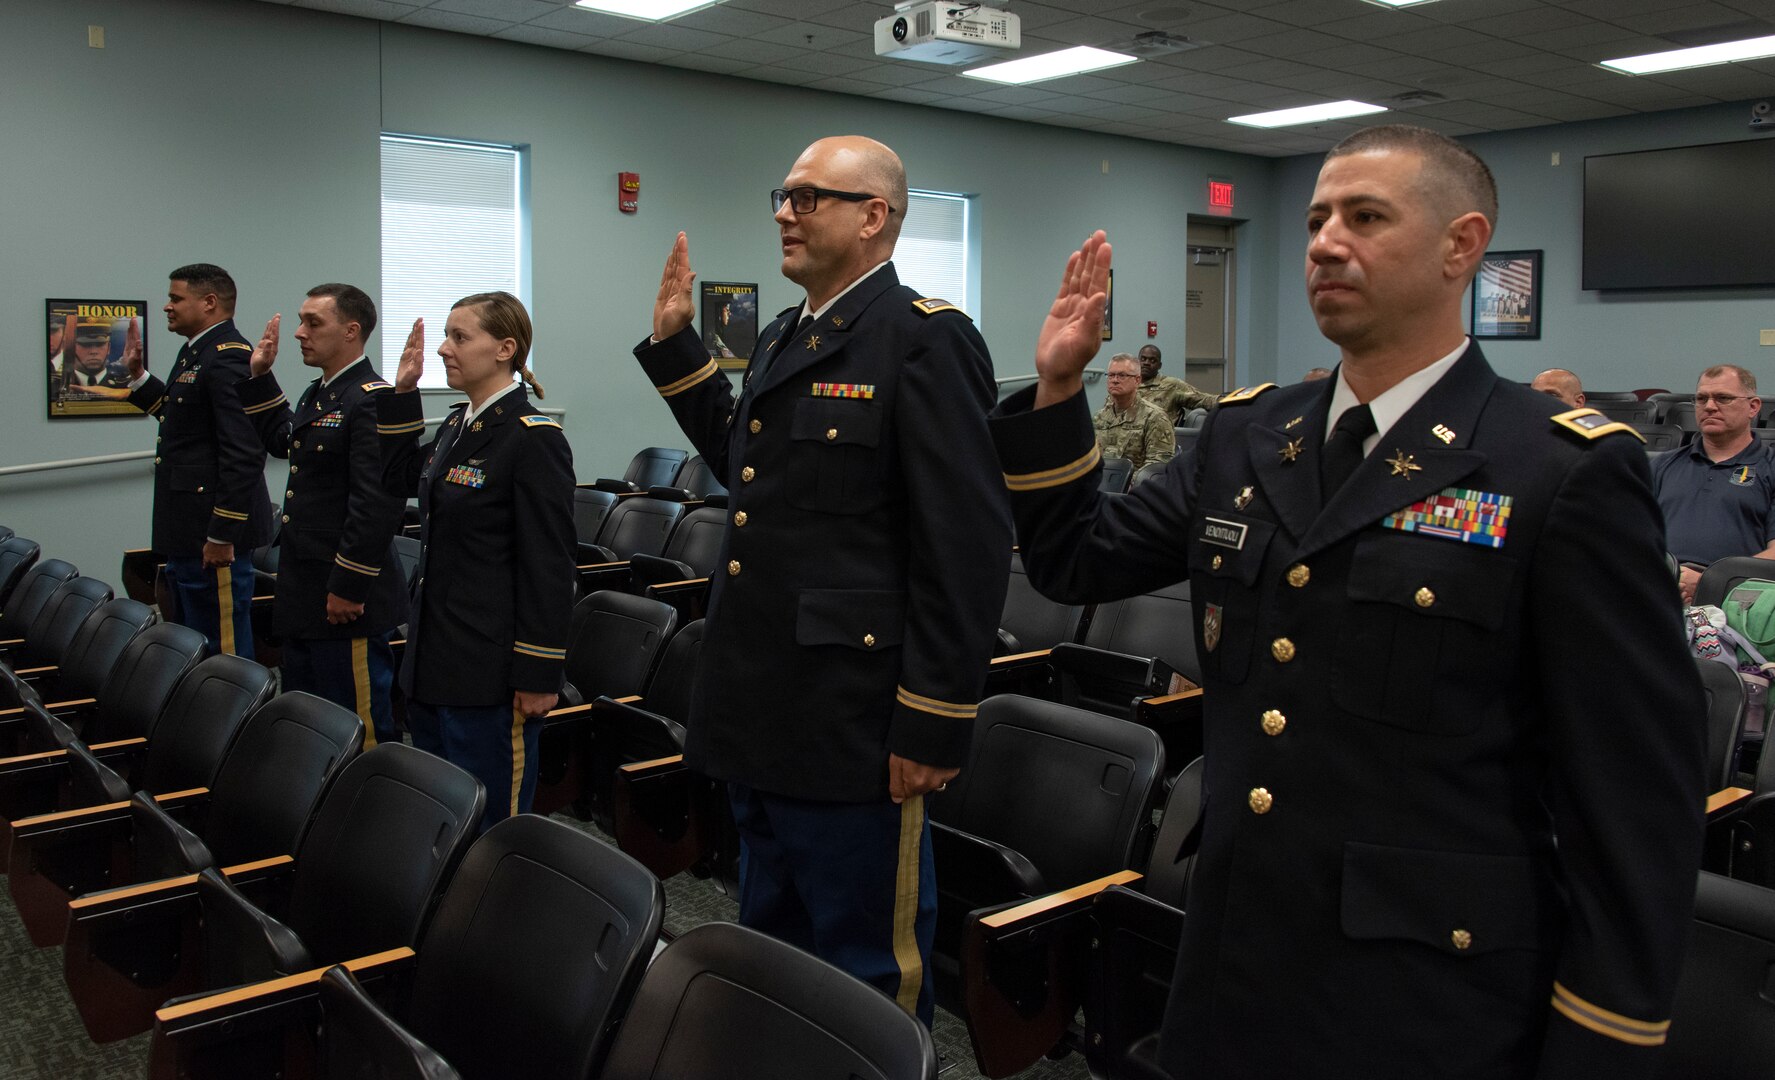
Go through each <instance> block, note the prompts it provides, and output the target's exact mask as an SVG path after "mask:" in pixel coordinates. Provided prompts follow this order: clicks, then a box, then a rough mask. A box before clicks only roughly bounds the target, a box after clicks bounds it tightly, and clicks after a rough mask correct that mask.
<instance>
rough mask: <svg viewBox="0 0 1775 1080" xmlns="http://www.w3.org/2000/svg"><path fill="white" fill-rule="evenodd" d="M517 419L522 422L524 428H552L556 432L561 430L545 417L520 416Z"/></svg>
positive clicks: (558, 425) (559, 426)
mask: <svg viewBox="0 0 1775 1080" xmlns="http://www.w3.org/2000/svg"><path fill="white" fill-rule="evenodd" d="M518 419H519V420H522V421H523V422H524V426H525V427H552V428H554V429H555V430H556V431H559V430H561V425H560V424H557V423H555V422H554V421H553V420H551V419H549V418H548V417H546V416H520V417H518Z"/></svg>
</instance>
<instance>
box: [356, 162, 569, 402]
mask: <svg viewBox="0 0 1775 1080" xmlns="http://www.w3.org/2000/svg"><path fill="white" fill-rule="evenodd" d="M521 164H522V157H521V155H520V153H519V151H518V150H517V148H515V147H510V146H490V145H487V144H484V143H462V142H445V141H442V140H438V139H420V138H413V137H410V136H404V135H384V136H382V310H381V325H382V376H383V378H385V379H387V380H389V381H390V382H393V381H394V375H395V368H396V367H397V366H399V364H400V359H401V347H402V346H403V345H404V344H406V340H407V333H408V331H409V330H411V329H412V327H413V320H414V319H419V318H423V319H424V320H425V342H426V355H425V375H424V377H423V378H421V379H420V381H419V385H420V386H421V387H422V388H428V389H429V388H433V387H436V388H442V387H444V386H446V385H448V384H447V383H446V382H445V380H444V364H443V361H441V360H439V359H438V355H437V347H438V343H439V342H440V341H442V340H443V336H444V320H445V318H446V317H447V316H448V315H449V313H450V305H451V304H454V303H455V302H456V301H458V300H460V299H462V298H463V297H465V296H468V295H470V294H472V293H478V292H492V291H494V290H500V289H503V290H504V291H506V292H509V293H512V294H513V295H515V296H517V297H518V298H519V299H521V300H523V301H524V302H525V303H526V304H528V303H529V302H530V298H529V297H528V296H526V295H525V292H526V290H525V289H524V288H523V283H524V274H523V267H522V260H523V215H522V211H521V203H520V198H519V190H520V187H519V178H520V172H519V169H520V166H521ZM529 364H530V366H531V368H533V369H534V368H535V367H536V357H535V355H534V354H532V355H531V357H530V360H529Z"/></svg>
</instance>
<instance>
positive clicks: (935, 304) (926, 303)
mask: <svg viewBox="0 0 1775 1080" xmlns="http://www.w3.org/2000/svg"><path fill="white" fill-rule="evenodd" d="M912 310H914V311H916V312H918V313H919V314H920V315H935V314H936V313H937V312H939V311H961V313H962V314H963V315H966V314H967V312H965V311H962V310H961V308H958V307H956V306H955V305H954V304H951V303H950V302H949V301H947V300H936V299H929V300H914V301H912Z"/></svg>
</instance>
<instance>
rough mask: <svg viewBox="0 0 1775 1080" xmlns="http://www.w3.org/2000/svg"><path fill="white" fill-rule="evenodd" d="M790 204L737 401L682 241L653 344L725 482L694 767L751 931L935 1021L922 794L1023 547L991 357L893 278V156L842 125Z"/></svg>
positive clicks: (797, 169) (782, 214)
mask: <svg viewBox="0 0 1775 1080" xmlns="http://www.w3.org/2000/svg"><path fill="white" fill-rule="evenodd" d="M770 196H771V208H772V209H773V210H775V211H776V223H777V232H778V242H779V244H780V246H781V250H782V271H783V276H784V277H786V278H788V279H789V280H790V281H792V282H794V283H795V284H796V285H798V286H800V287H801V288H802V289H803V290H805V292H806V294H807V295H806V299H805V300H803V301H802V302H801V303H798V304H796V305H795V306H794V307H792V308H789V309H788V310H786V311H784V312H782V313H781V314H779V315H778V316H777V318H776V320H775V321H774V322H772V323H771V324H770V325H769V326H767V327H765V329H764V332H763V333H762V334H761V335H760V336H759V340H758V343H757V346H756V347H755V348H754V349H753V350H752V361H751V366H750V367H749V368H748V369H747V371H746V376H745V380H744V382H743V383H742V385H741V387H740V389H739V392H738V393H737V394H736V393H735V392H734V388H733V387H732V386H731V385H730V384H729V382H728V380H727V378H726V377H725V376H724V375H723V374H722V373H721V372H720V370H719V368H718V367H717V365H716V363H715V360H714V359H713V358H711V357H710V356H709V353H708V350H707V349H705V348H704V347H703V344H702V340H701V339H700V338H699V337H698V336H697V334H696V332H695V331H694V330H693V329H692V327H691V317H692V314H693V312H694V306H693V305H692V303H691V283H692V281H693V279H694V278H695V276H696V275H695V273H694V272H693V271H692V270H691V264H690V243H689V239H688V238H687V237H686V236H685V234H683V233H679V234H678V237H677V240H676V242H675V243H674V244H673V246H672V252H671V255H670V257H669V258H668V259H667V261H666V268H665V272H664V274H663V275H662V276H661V279H660V289H659V296H658V298H657V300H656V301H655V304H654V310H653V333H652V336H651V337H649V338H648V339H647V340H646V341H644V342H642V343H641V344H640V345H638V346H636V348H635V355H636V356H637V358H639V360H640V361H641V366H642V369H643V370H644V371H645V372H646V373H647V376H648V378H649V379H651V380H652V382H653V384H654V386H655V387H656V388H658V390H659V392H660V395H661V396H662V397H663V398H665V401H666V404H667V405H668V406H670V407H671V410H672V413H673V415H674V416H675V417H676V418H677V420H678V423H679V425H680V426H681V427H682V428H683V429H684V433H685V435H686V436H688V437H689V439H690V441H691V442H692V443H694V444H695V446H696V448H697V450H698V452H699V453H701V454H702V455H703V457H704V458H705V459H706V460H707V461H708V462H709V464H710V466H711V467H712V468H714V469H715V470H716V473H717V474H718V475H720V476H721V477H722V479H723V480H725V481H726V484H727V489H728V492H729V495H728V506H727V509H728V515H729V517H728V520H729V527H728V529H727V532H726V536H725V537H724V539H723V541H722V554H721V560H720V561H721V570H720V571H719V572H718V573H716V575H715V578H714V582H713V584H712V586H711V589H710V596H709V614H708V623H707V626H706V629H705V631H704V637H703V647H702V654H701V657H700V659H699V662H698V668H697V676H696V685H695V687H694V688H693V692H692V703H691V717H690V722H689V723H688V724H686V728H687V732H688V736H687V740H686V745H685V759H686V761H687V763H688V764H689V765H690V766H691V767H692V768H695V769H698V770H701V771H702V772H704V773H706V774H708V775H709V776H712V777H714V778H715V779H717V780H721V781H725V782H726V783H727V786H728V794H729V796H730V798H731V800H732V804H733V811H734V818H735V821H736V822H737V823H738V825H739V829H740V836H741V838H742V840H743V842H744V850H743V855H742V861H741V877H740V880H741V888H740V893H741V895H740V922H742V923H744V924H746V925H748V926H753V927H756V928H758V929H761V930H764V931H765V932H767V933H770V934H774V935H776V936H777V937H780V938H782V939H784V940H786V941H789V942H791V943H793V944H795V945H799V946H801V947H802V948H804V949H807V950H808V951H810V952H812V953H814V954H815V955H817V956H820V957H822V958H823V959H826V960H829V961H831V962H832V963H834V964H836V965H838V966H839V967H841V968H843V969H845V970H846V971H849V972H850V973H851V974H853V975H856V976H857V977H859V978H861V979H863V980H864V981H866V982H869V983H872V984H873V985H875V986H877V987H879V988H880V989H882V990H883V991H884V992H886V993H887V994H888V995H890V996H892V997H893V998H894V999H895V1000H897V1001H898V1002H899V1003H900V1005H901V1006H902V1007H903V1008H905V1009H906V1010H907V1011H908V1012H911V1013H914V1014H915V1015H917V1016H918V1017H919V1018H920V1019H921V1020H923V1021H924V1022H925V1023H926V1024H929V1023H930V1021H931V1016H932V1010H933V1000H934V999H933V997H932V989H931V980H930V978H929V974H928V967H929V964H928V961H929V958H930V950H931V942H932V938H933V936H934V934H935V932H936V880H935V872H934V868H933V865H932V858H931V849H930V826H929V824H928V822H927V821H926V819H925V807H924V804H925V796H926V795H928V794H930V793H932V792H935V791H941V790H943V788H944V787H946V786H947V784H948V782H949V781H950V780H952V779H954V778H955V777H956V775H957V774H958V772H959V770H960V768H961V766H962V764H963V763H964V761H965V760H966V757H967V753H968V747H969V743H970V739H971V737H972V734H973V726H974V725H973V721H974V714H975V708H976V704H977V701H978V698H979V694H980V691H981V688H982V685H983V683H984V681H985V675H986V667H987V662H988V660H989V659H990V657H991V655H992V647H993V643H994V641H995V638H996V630H997V626H998V619H999V615H1000V613H1001V611H1002V609H1003V606H1004V598H1005V580H1006V572H1007V566H1008V564H1009V560H1010V554H1011V531H1010V516H1009V512H1008V510H1007V507H1006V503H1005V491H1004V483H1003V480H1002V478H1001V477H1000V475H999V471H998V465H997V461H996V459H995V457H994V455H993V451H992V443H991V439H990V438H989V436H988V434H987V430H986V411H987V410H988V409H990V408H991V407H992V403H993V400H994V398H995V396H996V388H995V386H994V384H993V373H992V360H991V358H990V357H989V356H988V355H987V352H986V343H985V342H984V341H982V340H981V338H980V334H979V332H978V331H976V330H975V329H974V324H973V323H972V321H970V320H969V318H968V316H967V315H966V314H964V313H963V312H962V311H961V310H960V309H958V308H956V307H955V306H954V305H952V304H949V303H947V302H945V301H943V300H939V299H934V298H929V297H924V296H921V295H920V294H919V293H918V292H916V291H914V290H912V289H910V288H907V287H906V286H904V285H901V284H900V283H899V279H898V277H896V276H895V273H894V265H893V262H892V258H893V253H894V241H895V240H896V238H897V237H898V236H899V235H900V224H901V222H902V221H903V220H904V218H905V215H906V209H907V192H906V172H905V169H904V168H903V167H902V165H901V164H900V159H899V158H898V157H897V156H896V155H895V154H894V152H893V151H892V150H890V149H888V148H887V147H886V146H883V145H882V144H881V143H878V142H876V141H874V140H873V139H865V138H859V137H855V136H847V137H842V138H831V139H821V140H820V141H818V142H816V143H814V144H813V145H812V146H809V147H808V148H807V149H806V150H805V151H804V152H803V153H802V154H801V156H800V157H799V158H798V159H796V161H795V164H794V167H793V168H791V169H790V171H789V175H788V177H787V179H785V180H784V181H783V186H782V187H780V188H778V189H776V190H775V191H773V192H771V193H770Z"/></svg>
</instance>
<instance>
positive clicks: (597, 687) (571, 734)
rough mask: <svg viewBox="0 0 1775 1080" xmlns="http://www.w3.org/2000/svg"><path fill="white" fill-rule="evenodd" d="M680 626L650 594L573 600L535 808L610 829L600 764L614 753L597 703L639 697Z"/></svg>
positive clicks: (542, 746)
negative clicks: (566, 812)
mask: <svg viewBox="0 0 1775 1080" xmlns="http://www.w3.org/2000/svg"><path fill="white" fill-rule="evenodd" d="M677 627H678V613H677V611H676V610H674V609H673V608H672V607H671V606H670V605H668V604H662V603H660V602H659V601H657V600H649V599H647V598H646V597H644V596H633V595H630V594H628V593H621V592H614V591H610V590H601V591H599V592H595V593H592V594H591V595H589V596H587V597H586V598H585V599H583V600H581V601H580V602H579V603H577V604H575V605H574V607H573V621H572V624H571V627H570V629H569V631H568V636H567V661H566V670H565V673H564V676H565V679H566V685H565V686H564V687H563V688H562V694H561V700H562V703H563V705H562V707H561V708H558V709H555V710H554V711H552V712H550V713H549V714H548V716H547V717H545V718H544V724H543V729H542V735H541V738H540V742H539V745H538V747H537V776H536V794H535V797H534V801H533V803H532V808H533V809H534V811H535V812H536V813H538V814H550V813H553V812H554V811H556V810H559V809H562V808H564V807H571V808H573V809H574V811H575V812H576V813H578V814H579V815H581V816H587V815H590V816H593V817H595V818H596V819H597V820H600V821H602V822H605V823H606V827H608V821H609V813H610V811H609V803H608V797H609V776H608V773H607V772H603V771H600V769H601V766H600V765H599V764H598V763H599V762H603V761H607V760H608V756H609V751H608V748H606V747H604V746H602V745H600V744H599V740H598V732H597V730H596V724H595V723H594V721H593V716H592V713H593V708H592V704H591V703H592V702H593V701H594V700H595V699H597V698H599V697H609V698H630V697H635V696H638V695H639V694H640V693H641V692H642V691H643V690H644V689H645V688H646V686H647V681H648V679H649V678H650V677H651V676H652V674H653V669H654V667H655V665H656V664H657V663H658V661H659V658H660V654H661V653H662V652H663V651H664V650H665V647H666V642H668V641H670V640H671V637H672V632H673V631H674V630H676V629H677ZM609 767H610V769H614V768H615V765H614V764H610V766H609Z"/></svg>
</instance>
